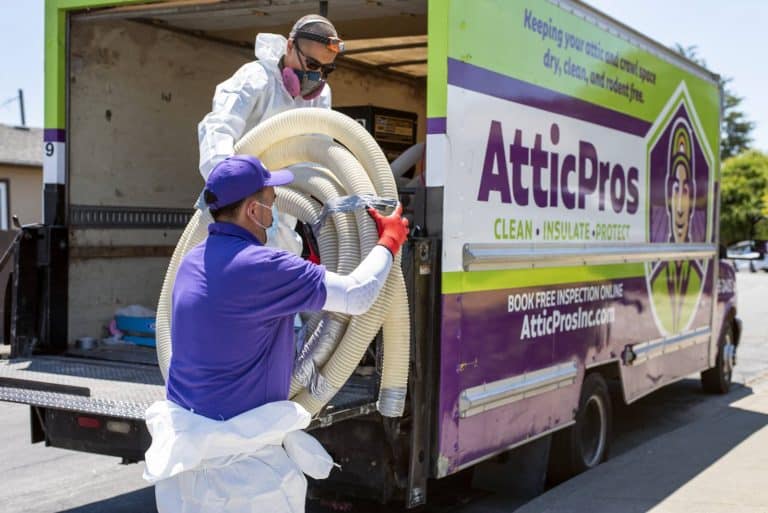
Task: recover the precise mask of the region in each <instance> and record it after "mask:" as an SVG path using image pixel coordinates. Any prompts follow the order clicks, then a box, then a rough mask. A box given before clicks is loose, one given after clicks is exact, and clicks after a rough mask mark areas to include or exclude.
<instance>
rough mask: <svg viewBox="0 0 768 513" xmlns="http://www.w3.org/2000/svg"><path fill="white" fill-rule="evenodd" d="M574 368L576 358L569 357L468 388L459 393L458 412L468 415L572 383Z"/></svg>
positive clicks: (463, 415)
mask: <svg viewBox="0 0 768 513" xmlns="http://www.w3.org/2000/svg"><path fill="white" fill-rule="evenodd" d="M577 372H578V368H577V366H576V362H575V361H569V362H565V363H560V364H557V365H553V366H551V367H545V368H543V369H539V370H537V371H533V372H527V373H525V374H521V375H518V376H512V377H511V378H504V379H501V380H498V381H492V382H490V383H484V384H482V385H479V386H476V387H472V388H468V389H466V390H464V391H463V392H462V393H461V395H460V396H459V414H460V415H461V417H462V418H465V417H471V416H473V415H477V414H479V413H483V412H486V411H488V410H492V409H494V408H498V407H500V406H504V405H506V404H509V403H513V402H516V401H520V400H522V399H527V398H529V397H534V396H537V395H539V394H543V393H545V392H550V391H552V390H557V389H558V388H562V387H565V386H569V385H573V384H574V383H575V382H576V375H577Z"/></svg>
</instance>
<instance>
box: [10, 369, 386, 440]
mask: <svg viewBox="0 0 768 513" xmlns="http://www.w3.org/2000/svg"><path fill="white" fill-rule="evenodd" d="M376 381H377V379H376V377H375V376H352V378H351V379H350V380H349V382H348V383H347V384H346V385H345V386H344V388H343V389H342V390H341V391H340V392H339V393H338V394H337V395H336V397H334V398H333V400H332V401H331V403H330V404H329V405H328V407H327V408H326V409H325V410H324V411H323V412H322V413H321V415H319V416H318V417H317V418H315V419H313V421H312V424H311V425H310V427H309V429H316V428H321V427H327V426H330V425H332V424H334V423H336V422H340V421H342V420H345V419H348V418H353V417H358V416H361V415H367V414H370V413H373V412H375V411H376V404H375V397H376ZM164 398H165V386H164V383H163V378H162V376H161V374H160V371H159V369H158V368H157V367H155V366H151V365H139V364H130V363H118V362H106V361H98V360H87V359H83V358H74V357H67V356H36V357H33V358H29V359H16V360H1V361H0V401H7V402H13V403H22V404H29V405H30V406H36V407H40V408H45V409H53V410H60V411H68V412H75V413H82V414H91V415H101V416H107V417H114V418H123V419H135V420H144V412H145V411H146V410H147V408H149V406H150V405H151V404H152V403H154V402H155V401H160V400H163V399H164Z"/></svg>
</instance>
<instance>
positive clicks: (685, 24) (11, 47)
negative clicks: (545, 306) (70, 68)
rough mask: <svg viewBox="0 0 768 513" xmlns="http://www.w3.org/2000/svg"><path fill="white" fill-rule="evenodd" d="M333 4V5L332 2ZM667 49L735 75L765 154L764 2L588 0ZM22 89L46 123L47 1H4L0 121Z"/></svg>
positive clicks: (29, 110) (29, 113)
mask: <svg viewBox="0 0 768 513" xmlns="http://www.w3.org/2000/svg"><path fill="white" fill-rule="evenodd" d="M331 3H332V2H331ZM587 3H588V4H590V5H592V6H593V7H595V8H597V9H599V10H601V11H603V12H605V13H606V14H608V15H609V16H611V17H613V18H615V19H617V20H619V21H621V22H622V23H624V24H626V25H629V26H630V27H632V28H634V29H636V30H638V31H640V32H642V33H643V34H646V35H647V36H649V37H651V38H652V39H655V40H656V41H658V42H660V43H662V44H663V45H666V46H672V45H674V44H675V43H680V44H682V45H683V46H691V45H695V46H697V47H698V53H699V55H700V56H701V57H702V58H704V60H705V61H706V63H707V67H708V68H709V69H710V70H712V71H714V72H715V73H718V74H720V75H722V76H724V77H731V78H732V79H733V80H732V82H731V83H730V87H731V89H732V90H733V91H734V92H735V93H736V94H737V95H739V96H743V97H744V102H743V103H742V106H743V110H744V111H745V112H746V113H747V115H748V117H749V118H750V119H751V120H752V121H754V122H755V124H756V127H755V130H754V132H753V137H754V143H753V145H754V147H755V148H758V149H761V150H763V151H768V95H766V94H764V89H765V88H766V87H768V66H767V65H766V64H765V60H764V59H763V58H762V57H763V50H764V48H765V39H764V34H765V32H764V31H765V24H766V22H767V21H768V1H765V0H730V1H725V0H642V1H637V0H587ZM19 89H23V90H24V103H25V111H26V119H27V124H28V125H30V126H36V127H42V126H43V0H0V123H6V124H14V125H15V124H19V123H20V114H19V104H18V101H16V100H15V99H14V98H15V97H16V96H17V95H18V90H19Z"/></svg>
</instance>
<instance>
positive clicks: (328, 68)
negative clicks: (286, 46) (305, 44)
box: [295, 41, 336, 77]
mask: <svg viewBox="0 0 768 513" xmlns="http://www.w3.org/2000/svg"><path fill="white" fill-rule="evenodd" d="M295 46H296V51H297V52H298V53H299V55H300V56H301V58H302V59H304V64H305V65H306V67H307V69H308V70H309V71H320V72H321V73H322V74H323V75H324V76H326V77H327V76H328V75H330V74H331V73H333V71H334V70H335V69H336V64H334V63H332V62H330V63H327V64H324V63H322V62H320V61H318V60H317V59H315V58H314V57H310V56H309V55H307V54H305V53H304V52H302V51H301V48H299V42H298V41H296V45H295Z"/></svg>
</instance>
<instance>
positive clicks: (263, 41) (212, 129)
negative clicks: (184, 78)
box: [197, 34, 331, 180]
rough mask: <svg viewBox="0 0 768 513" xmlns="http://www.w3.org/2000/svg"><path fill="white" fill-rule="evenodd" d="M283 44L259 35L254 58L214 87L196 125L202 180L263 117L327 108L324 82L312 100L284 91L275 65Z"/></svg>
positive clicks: (328, 90) (276, 38) (276, 37)
mask: <svg viewBox="0 0 768 513" xmlns="http://www.w3.org/2000/svg"><path fill="white" fill-rule="evenodd" d="M286 43H287V41H286V39H285V37H283V36H281V35H278V34H259V35H258V36H256V46H255V53H256V57H257V58H258V60H257V61H253V62H249V63H247V64H244V65H243V66H242V67H241V68H240V69H239V70H237V72H236V73H235V74H234V75H232V77H230V78H229V79H227V80H225V81H224V82H222V83H221V84H219V85H218V86H217V87H216V93H215V94H214V95H213V108H212V110H211V112H210V113H209V114H208V115H206V116H205V117H204V118H203V120H202V121H201V122H200V124H199V125H198V127H197V134H198V139H199V142H200V174H202V175H203V180H207V179H208V175H209V174H211V170H212V169H213V168H214V166H216V164H218V163H219V162H220V161H222V160H224V159H225V158H227V157H229V156H230V155H232V154H233V153H234V148H235V143H236V142H237V141H238V140H239V139H240V138H241V137H242V136H243V134H245V133H246V132H247V131H248V130H250V129H251V128H253V127H255V126H256V125H258V124H259V123H261V122H262V121H264V120H265V119H269V118H271V117H272V116H274V115H276V114H280V113H281V112H283V111H286V110H288V109H297V108H301V107H319V108H324V109H330V108H331V88H330V86H329V85H328V84H325V87H324V88H323V91H322V93H320V96H318V97H317V98H314V99H312V100H305V99H303V98H302V97H301V96H297V97H296V98H293V97H291V95H290V94H288V91H287V90H286V89H285V86H284V85H283V76H282V74H281V73H280V68H279V67H278V63H279V62H280V58H281V57H282V56H283V54H284V53H285V48H286Z"/></svg>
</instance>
